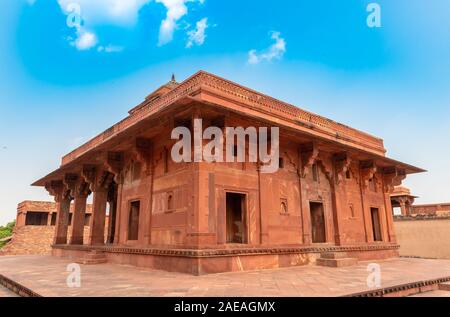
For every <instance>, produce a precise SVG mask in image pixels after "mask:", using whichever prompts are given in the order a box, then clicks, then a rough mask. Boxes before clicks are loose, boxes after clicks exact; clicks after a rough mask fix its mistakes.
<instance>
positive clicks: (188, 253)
mask: <svg viewBox="0 0 450 317" xmlns="http://www.w3.org/2000/svg"><path fill="white" fill-rule="evenodd" d="M52 248H54V249H63V250H75V251H92V250H95V251H101V252H107V253H125V254H139V255H156V256H174V257H190V258H210V257H222V256H246V255H276V254H307V253H315V254H320V253H327V252H364V251H382V250H398V249H399V248H400V246H399V245H397V244H388V243H385V244H372V245H357V246H323V247H315V246H298V247H295V246H291V247H284V246H271V247H247V248H245V247H243V248H235V249H171V248H169V247H168V248H164V249H163V248H152V247H149V248H138V247H122V246H88V245H83V246H81V245H52Z"/></svg>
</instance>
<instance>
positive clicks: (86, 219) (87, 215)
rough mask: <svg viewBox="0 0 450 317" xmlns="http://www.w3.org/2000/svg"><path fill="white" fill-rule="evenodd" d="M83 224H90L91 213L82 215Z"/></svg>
mask: <svg viewBox="0 0 450 317" xmlns="http://www.w3.org/2000/svg"><path fill="white" fill-rule="evenodd" d="M84 225H85V226H87V227H89V226H90V225H91V214H85V215H84Z"/></svg>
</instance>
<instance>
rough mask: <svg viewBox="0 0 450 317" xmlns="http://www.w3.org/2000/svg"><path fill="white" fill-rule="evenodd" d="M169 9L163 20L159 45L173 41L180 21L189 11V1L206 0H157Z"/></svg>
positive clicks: (201, 1) (199, 0)
mask: <svg viewBox="0 0 450 317" xmlns="http://www.w3.org/2000/svg"><path fill="white" fill-rule="evenodd" d="M156 2H158V3H161V4H163V5H164V6H165V7H166V9H167V14H166V18H165V19H164V20H163V21H162V22H161V27H160V29H159V41H158V46H162V45H165V44H167V43H169V42H171V41H172V39H173V33H174V31H175V29H176V28H177V26H178V24H177V23H178V21H179V20H180V19H181V18H182V17H183V16H185V15H186V14H187V13H188V7H187V5H186V4H187V3H188V2H200V3H203V2H204V0H156Z"/></svg>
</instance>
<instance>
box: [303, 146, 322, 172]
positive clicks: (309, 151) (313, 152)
mask: <svg viewBox="0 0 450 317" xmlns="http://www.w3.org/2000/svg"><path fill="white" fill-rule="evenodd" d="M299 152H300V153H299V155H300V157H301V169H300V176H301V177H303V178H305V177H306V176H307V175H308V171H309V168H310V167H311V166H312V165H313V164H314V163H315V162H316V160H317V158H318V156H319V149H318V147H317V146H316V144H315V143H307V144H303V145H301V146H300V150H299Z"/></svg>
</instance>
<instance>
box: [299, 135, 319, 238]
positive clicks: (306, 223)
mask: <svg viewBox="0 0 450 317" xmlns="http://www.w3.org/2000/svg"><path fill="white" fill-rule="evenodd" d="M318 156H319V149H318V147H317V145H316V144H315V143H307V144H302V145H300V146H299V149H298V158H299V163H298V170H297V174H298V177H299V178H298V184H299V192H300V195H299V196H300V207H301V213H302V214H301V216H302V217H301V218H302V231H303V237H302V241H303V244H304V245H311V244H312V229H311V213H310V210H309V201H308V199H307V197H308V191H307V184H306V182H305V181H304V180H305V178H306V176H307V174H308V171H309V169H310V168H311V166H312V165H313V164H314V163H315V162H316V160H317V157H318Z"/></svg>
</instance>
